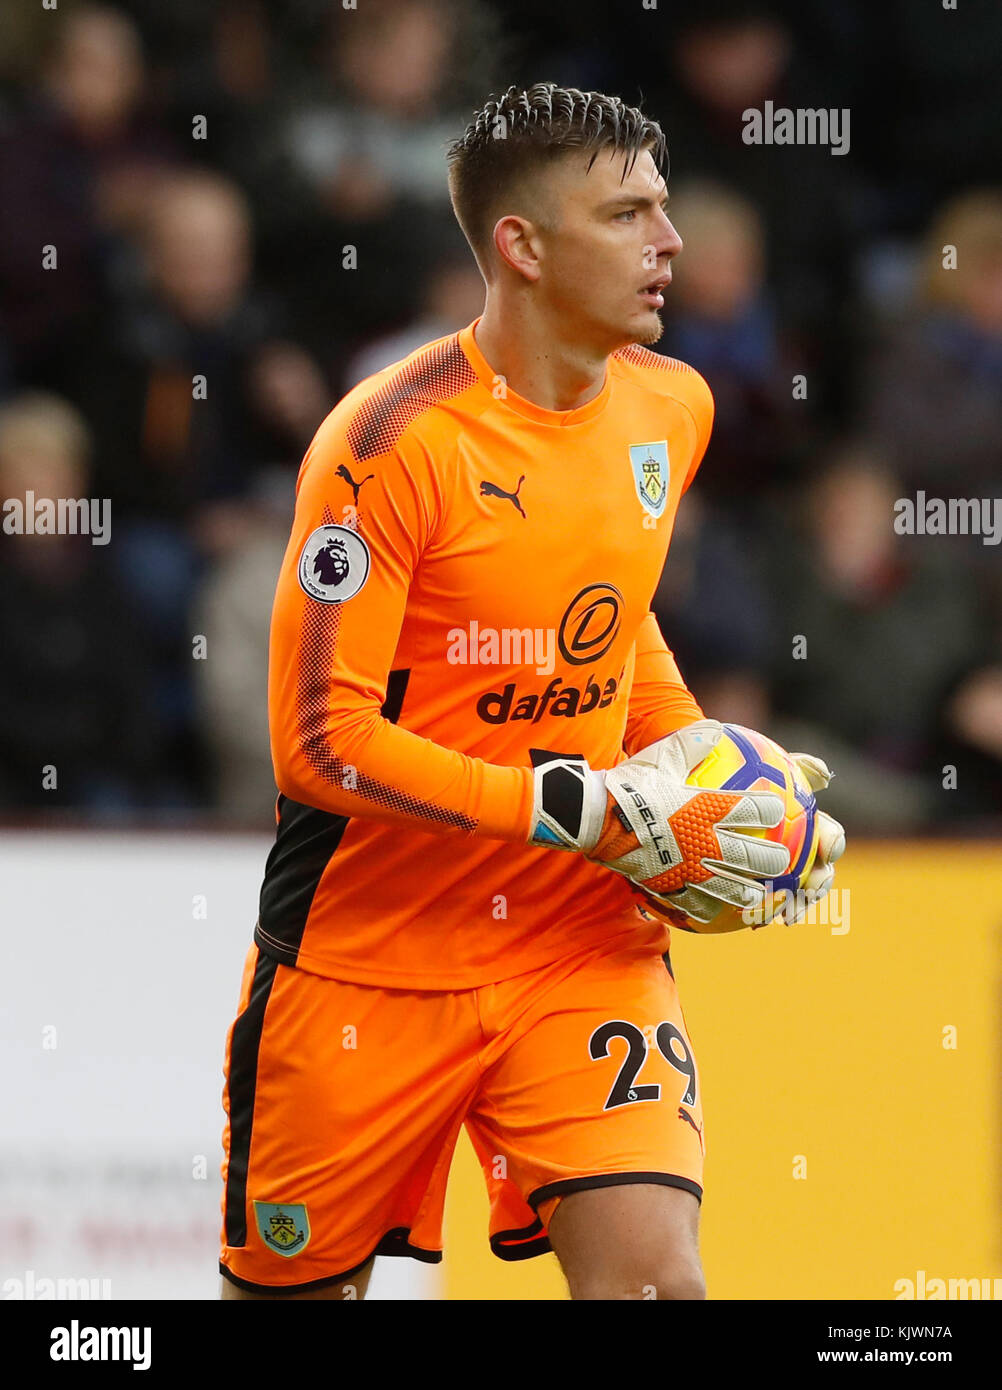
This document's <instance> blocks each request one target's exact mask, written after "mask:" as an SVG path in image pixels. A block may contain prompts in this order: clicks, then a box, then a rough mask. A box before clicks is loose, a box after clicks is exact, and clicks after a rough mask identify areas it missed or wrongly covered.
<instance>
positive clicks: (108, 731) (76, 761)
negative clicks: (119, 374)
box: [0, 393, 169, 814]
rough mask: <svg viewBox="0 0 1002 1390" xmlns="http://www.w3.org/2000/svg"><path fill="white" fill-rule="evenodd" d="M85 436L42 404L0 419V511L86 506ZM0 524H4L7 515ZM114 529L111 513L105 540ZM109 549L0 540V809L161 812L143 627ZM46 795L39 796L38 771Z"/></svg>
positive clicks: (78, 425) (28, 398) (162, 793)
mask: <svg viewBox="0 0 1002 1390" xmlns="http://www.w3.org/2000/svg"><path fill="white" fill-rule="evenodd" d="M89 453H90V441H89V438H88V434H87V429H86V426H85V424H84V422H83V420H82V419H81V417H80V416H79V415H78V413H77V412H76V411H75V410H74V409H73V408H72V406H70V405H69V404H68V403H67V402H66V401H63V400H61V399H59V398H58V397H56V396H52V395H47V394H43V393H35V394H27V395H22V396H18V397H16V398H14V399H13V400H12V401H10V402H9V403H8V404H7V405H5V406H2V407H0V505H2V504H3V502H5V501H6V500H7V499H12V500H14V499H18V500H20V501H21V502H22V503H24V502H25V498H26V494H27V493H28V492H33V493H34V494H35V496H36V497H37V498H44V499H52V500H57V499H60V498H85V497H89V496H90V495H91V489H90V471H89V467H88V459H89ZM9 515H10V514H9V513H5V516H9ZM114 527H115V516H114V509H112V513H111V535H112V543H113V538H114ZM108 549H109V548H108V547H105V546H95V545H93V544H92V543H91V538H90V537H89V536H87V535H45V534H43V535H31V534H16V533H15V534H10V533H8V530H7V528H5V529H4V532H3V533H2V534H0V651H2V652H3V680H2V682H0V807H2V808H3V809H4V810H6V811H8V812H10V811H21V810H25V809H35V810H40V809H43V808H45V809H51V808H59V807H76V808H83V809H85V810H88V811H90V812H92V813H95V814H101V813H105V812H120V811H128V810H136V809H140V808H143V807H147V806H151V805H155V804H157V801H158V799H160V798H164V797H167V798H168V799H169V787H168V786H167V782H166V778H165V776H163V775H162V774H163V768H162V766H161V764H160V761H159V753H160V751H161V749H160V742H159V730H158V728H157V725H156V721H155V720H153V719H151V716H150V691H149V688H148V681H147V675H146V662H147V653H146V648H145V642H144V638H143V633H142V630H141V627H140V626H139V625H138V624H137V623H135V622H134V621H133V619H132V618H131V615H130V614H129V612H128V611H127V609H126V607H125V606H124V605H123V603H122V602H121V600H120V597H119V593H118V589H117V586H116V584H115V582H114V581H113V579H112V577H111V575H110V573H109V570H108V565H107V556H108ZM47 767H48V768H53V769H54V770H55V777H56V785H55V787H50V788H49V789H46V788H45V787H44V786H43V769H44V768H47Z"/></svg>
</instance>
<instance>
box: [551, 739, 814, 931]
mask: <svg viewBox="0 0 1002 1390" xmlns="http://www.w3.org/2000/svg"><path fill="white" fill-rule="evenodd" d="M722 736H723V725H722V724H720V723H719V721H718V720H716V719H701V720H697V721H696V722H695V723H693V724H687V725H686V726H685V727H684V728H682V729H679V730H677V731H676V732H675V733H673V734H669V735H668V737H667V738H663V739H659V740H658V742H657V743H653V744H651V745H650V747H649V748H645V749H643V750H642V751H641V752H639V753H637V754H636V755H635V756H634V757H632V758H629V759H628V760H627V761H626V762H623V763H620V764H619V765H618V766H617V767H614V768H610V769H609V770H607V771H605V772H600V771H595V770H593V769H592V768H590V767H589V766H588V764H587V762H586V761H585V760H584V759H583V758H566V757H564V758H561V757H557V758H548V759H547V760H546V761H544V762H541V763H540V764H539V765H538V766H537V767H536V769H535V794H534V805H533V818H532V824H533V831H532V835H531V837H530V843H531V844H536V845H549V846H550V847H552V848H555V849H567V850H577V851H578V852H579V853H582V854H584V855H586V857H587V858H589V859H594V860H597V861H598V862H599V863H601V864H604V865H605V867H606V868H608V869H612V870H613V871H614V872H615V873H618V874H623V875H624V876H625V877H626V878H629V879H631V880H632V881H633V882H634V883H636V884H637V885H638V886H639V887H641V888H643V889H644V891H645V892H648V893H653V894H654V895H655V896H657V897H660V898H663V899H667V901H668V902H669V903H670V904H671V905H672V906H677V907H679V908H681V909H682V910H683V911H684V912H686V913H688V914H689V916H691V917H693V918H695V919H696V920H698V921H706V922H709V921H712V919H713V918H714V917H715V916H716V915H717V913H718V912H720V910H721V909H722V908H723V907H725V906H731V907H737V908H739V909H741V908H751V907H756V906H758V905H760V904H761V903H762V901H763V899H764V897H765V893H766V888H765V886H764V884H763V883H762V882H761V881H760V880H761V879H763V878H765V879H770V878H774V877H776V876H777V875H779V874H782V873H783V872H784V871H785V870H786V869H787V868H788V867H789V862H790V852H789V850H788V849H787V848H786V847H785V846H784V845H777V844H774V843H773V842H772V841H769V840H764V839H762V838H760V837H759V836H756V835H754V834H746V833H743V832H746V831H756V830H757V831H762V830H768V829H771V828H772V827H773V826H776V825H778V824H779V822H780V820H781V819H782V817H783V803H782V801H781V800H780V798H779V797H778V796H776V795H775V793H773V792H723V791H713V790H708V789H704V788H700V787H690V786H687V785H686V781H685V779H686V777H687V776H688V775H689V773H690V772H691V771H692V769H693V768H694V767H696V766H697V764H699V763H701V762H702V761H703V759H704V758H705V757H706V756H707V755H708V754H709V753H710V752H711V751H712V749H713V748H714V747H715V745H716V744H717V742H718V741H719V739H720V738H721V737H722Z"/></svg>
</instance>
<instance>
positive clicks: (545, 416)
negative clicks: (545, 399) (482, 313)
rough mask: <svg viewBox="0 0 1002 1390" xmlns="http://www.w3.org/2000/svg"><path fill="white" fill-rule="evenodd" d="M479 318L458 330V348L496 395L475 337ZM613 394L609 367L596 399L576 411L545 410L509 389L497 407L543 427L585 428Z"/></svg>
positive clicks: (492, 373) (493, 380)
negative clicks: (579, 426)
mask: <svg viewBox="0 0 1002 1390" xmlns="http://www.w3.org/2000/svg"><path fill="white" fill-rule="evenodd" d="M479 322H480V319H479V318H476V319H474V320H473V322H472V323H469V324H467V325H466V327H465V328H461V329H460V330H459V334H458V338H459V346H460V348H461V349H462V352H463V355H464V356H465V357H466V360H467V361H468V362H469V364H470V366H471V367H472V368H473V370H474V371H475V372H476V374H477V378H478V380H479V381H480V383H481V385H482V386H484V387H485V389H486V390H488V391H490V393H491V394H492V395H493V394H494V391H495V387H496V378H497V373H496V372H495V371H494V368H493V367H492V366H491V365H490V363H489V362H488V361H487V359H486V357H485V356H484V355H483V353H482V352H481V351H480V348H479V347H478V346H477V341H476V338H475V337H474V336H473V334H474V330H475V329H476V326H477V324H478V323H479ZM611 394H612V371H611V369H610V367H609V366H608V365H607V366H606V370H605V382H604V384H603V386H602V389H601V391H600V392H599V393H598V395H597V396H593V397H592V399H591V400H590V401H588V402H586V404H585V405H582V406H578V408H577V410H546V409H544V408H543V406H541V405H536V404H535V402H533V401H528V400H526V399H525V397H524V396H520V395H518V394H517V392H515V391H513V390H512V389H511V387H510V386H509V387H508V389H507V392H506V393H505V395H504V397H501V398H498V404H499V405H501V406H506V407H507V408H508V409H509V410H514V411H515V412H516V413H517V414H519V415H524V416H525V418H526V419H528V420H535V421H536V423H537V424H540V425H556V426H558V427H563V428H565V427H566V426H567V425H582V424H584V423H585V422H586V421H588V420H594V419H595V417H596V416H597V415H601V413H602V411H603V410H604V409H605V407H606V406H607V405H608V404H609V397H610V395H611Z"/></svg>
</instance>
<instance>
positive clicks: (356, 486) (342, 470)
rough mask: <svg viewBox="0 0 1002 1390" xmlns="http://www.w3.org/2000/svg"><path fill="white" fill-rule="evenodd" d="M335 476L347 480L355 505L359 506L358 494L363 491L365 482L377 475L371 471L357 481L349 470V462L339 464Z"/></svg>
mask: <svg viewBox="0 0 1002 1390" xmlns="http://www.w3.org/2000/svg"><path fill="white" fill-rule="evenodd" d="M335 476H336V477H338V478H343V479H344V480H345V482H346V483H347V484H348V486H349V487H350V488H351V492H352V496H353V497H354V499H355V506H356V507H357V506H358V494H359V492H360V491H361V489H362V486H363V484H365V483H367V482H368V481H369V480H370V479H371V478H374V477H375V476H376V475H375V473H370V474H369V475H368V476H367V477H365V478H363V479H362V481H361V482H360V483H356V482H355V479H354V478H353V477H352V476H351V474H350V473H349V472H348V467H347V464H344V463H340V464H338V467H337V473H336V474H335Z"/></svg>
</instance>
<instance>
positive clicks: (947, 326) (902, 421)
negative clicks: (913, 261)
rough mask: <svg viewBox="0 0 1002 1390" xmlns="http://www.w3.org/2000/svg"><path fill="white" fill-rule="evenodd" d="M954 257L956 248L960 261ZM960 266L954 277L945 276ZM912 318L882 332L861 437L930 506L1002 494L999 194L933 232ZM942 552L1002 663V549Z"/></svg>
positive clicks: (949, 208) (963, 204) (958, 541)
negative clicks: (959, 574) (988, 628)
mask: <svg viewBox="0 0 1002 1390" xmlns="http://www.w3.org/2000/svg"><path fill="white" fill-rule="evenodd" d="M950 248H955V255H954V252H953V251H951V250H950ZM946 258H950V259H949V260H948V261H947V265H949V264H953V263H955V268H947V265H944V260H945V259H946ZM922 261H923V266H922V269H923V274H922V278H921V281H920V285H919V290H918V295H917V300H916V303H915V305H914V307H913V309H912V311H911V312H910V313H909V314H907V315H906V316H905V317H904V318H903V319H901V320H899V321H898V322H893V323H889V324H886V325H884V328H883V332H882V334H881V335H880V340H879V342H878V343H877V345H876V346H875V348H874V351H873V354H872V357H871V361H870V364H869V370H868V372H867V374H866V377H865V378H864V382H863V400H862V406H861V410H860V420H861V425H862V428H863V429H865V430H866V431H867V432H868V433H869V434H870V436H871V437H872V438H873V439H874V440H875V441H876V442H877V444H878V446H879V447H880V448H881V449H882V450H883V452H884V453H885V454H886V455H887V457H888V459H889V460H890V461H891V462H892V464H893V465H894V467H895V469H896V471H897V472H898V474H899V475H900V477H901V479H902V482H903V485H904V489H905V492H906V493H907V494H908V495H910V496H913V497H914V494H915V493H916V492H918V491H919V490H920V489H921V490H922V491H924V492H925V493H926V494H927V496H928V497H939V498H944V499H947V498H951V497H958V498H981V499H991V498H999V497H1000V496H1002V486H1000V484H1002V188H988V189H980V190H973V191H971V192H968V193H965V194H963V195H962V196H960V197H958V198H955V199H953V200H952V201H951V202H949V203H948V204H947V205H946V206H945V207H944V208H942V209H941V211H940V212H939V214H938V215H937V217H936V219H935V221H934V222H933V224H932V226H931V227H930V229H929V232H928V234H927V237H926V242H925V247H924V252H923V257H922ZM937 544H938V547H939V548H940V549H941V550H942V551H943V552H944V554H947V555H949V556H950V557H951V559H952V560H953V562H954V563H955V564H958V565H962V566H964V567H965V568H967V569H969V570H970V571H971V572H972V573H973V574H974V575H975V577H976V579H977V582H978V584H979V587H980V590H981V595H982V602H983V604H984V606H985V609H986V611H987V612H988V613H989V615H990V617H991V621H992V623H993V625H994V634H995V636H994V641H995V647H996V652H997V654H998V655H999V656H1002V564H1000V563H999V546H998V545H986V544H984V541H983V539H982V537H981V536H979V535H970V536H944V537H938V538H937Z"/></svg>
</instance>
